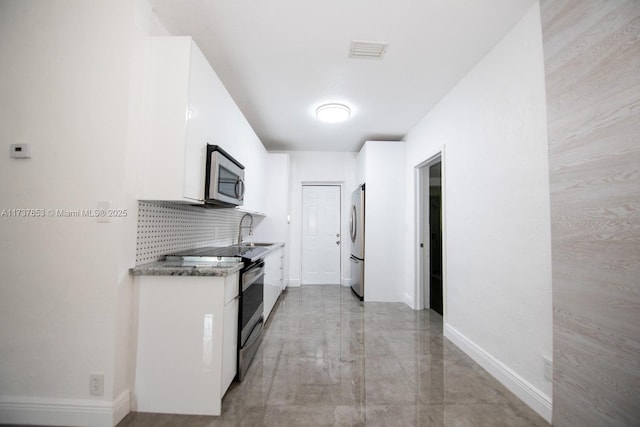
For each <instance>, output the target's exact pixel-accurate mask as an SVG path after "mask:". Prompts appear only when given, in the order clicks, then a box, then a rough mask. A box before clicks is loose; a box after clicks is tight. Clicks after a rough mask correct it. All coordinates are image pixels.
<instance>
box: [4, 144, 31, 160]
mask: <svg viewBox="0 0 640 427" xmlns="http://www.w3.org/2000/svg"><path fill="white" fill-rule="evenodd" d="M9 157H11V158H12V159H30V158H31V144H11V145H9Z"/></svg>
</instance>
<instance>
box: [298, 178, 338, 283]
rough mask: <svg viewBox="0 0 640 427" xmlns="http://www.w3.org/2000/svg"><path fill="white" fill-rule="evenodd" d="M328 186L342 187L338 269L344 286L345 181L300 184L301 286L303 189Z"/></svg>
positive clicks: (303, 182)
mask: <svg viewBox="0 0 640 427" xmlns="http://www.w3.org/2000/svg"><path fill="white" fill-rule="evenodd" d="M326 186H331V187H340V208H339V214H340V259H339V263H340V265H339V266H338V269H339V271H340V273H339V274H340V277H339V278H338V279H339V281H340V285H344V283H343V276H342V266H343V262H342V258H343V256H344V253H343V247H344V240H343V238H344V233H343V225H344V224H343V222H344V215H343V212H342V210H343V207H344V206H343V205H344V200H343V198H344V181H301V182H300V230H299V233H300V256H299V259H300V261H299V263H300V286H304V283H303V280H302V245H303V227H304V221H303V220H302V219H303V216H304V204H303V203H304V200H303V193H302V192H303V187H326ZM307 286H313V285H307Z"/></svg>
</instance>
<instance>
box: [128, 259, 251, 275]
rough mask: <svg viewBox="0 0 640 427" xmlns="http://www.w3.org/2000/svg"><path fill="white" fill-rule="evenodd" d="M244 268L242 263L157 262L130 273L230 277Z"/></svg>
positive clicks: (139, 267) (143, 265)
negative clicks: (189, 263) (194, 263)
mask: <svg viewBox="0 0 640 427" xmlns="http://www.w3.org/2000/svg"><path fill="white" fill-rule="evenodd" d="M243 266H244V264H243V263H242V262H221V263H216V264H212V265H203V264H197V265H184V264H182V263H178V262H175V261H156V262H150V263H148V264H141V265H137V266H135V267H133V268H130V269H129V273H130V274H132V275H134V276H230V275H232V274H233V273H236V272H238V271H240V270H241V269H242V267H243Z"/></svg>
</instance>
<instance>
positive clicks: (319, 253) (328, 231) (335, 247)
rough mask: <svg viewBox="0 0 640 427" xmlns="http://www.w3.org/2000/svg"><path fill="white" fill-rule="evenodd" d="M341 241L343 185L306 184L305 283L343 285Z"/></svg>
mask: <svg viewBox="0 0 640 427" xmlns="http://www.w3.org/2000/svg"><path fill="white" fill-rule="evenodd" d="M340 244H341V235H340V186H339V185H305V186H303V187H302V278H301V279H302V280H301V283H302V284H303V285H333V284H340Z"/></svg>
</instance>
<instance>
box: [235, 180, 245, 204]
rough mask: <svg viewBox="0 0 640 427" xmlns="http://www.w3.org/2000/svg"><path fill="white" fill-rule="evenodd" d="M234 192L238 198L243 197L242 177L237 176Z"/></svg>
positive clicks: (241, 198)
mask: <svg viewBox="0 0 640 427" xmlns="http://www.w3.org/2000/svg"><path fill="white" fill-rule="evenodd" d="M235 192H236V197H237V198H238V200H243V199H244V181H243V180H242V178H238V180H237V181H236V186H235Z"/></svg>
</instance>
